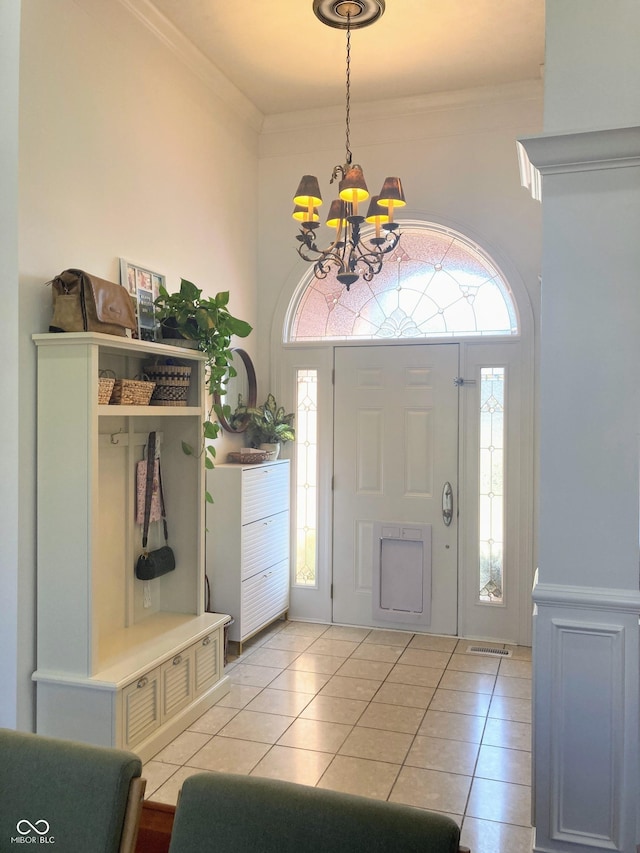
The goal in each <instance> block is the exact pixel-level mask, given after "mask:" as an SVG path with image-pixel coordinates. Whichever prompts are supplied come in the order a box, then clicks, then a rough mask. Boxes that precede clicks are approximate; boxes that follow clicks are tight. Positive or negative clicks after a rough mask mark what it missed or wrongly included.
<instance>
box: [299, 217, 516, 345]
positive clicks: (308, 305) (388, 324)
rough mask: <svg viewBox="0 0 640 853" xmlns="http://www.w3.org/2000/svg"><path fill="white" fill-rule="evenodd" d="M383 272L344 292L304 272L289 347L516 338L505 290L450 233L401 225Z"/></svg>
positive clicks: (483, 259)
mask: <svg viewBox="0 0 640 853" xmlns="http://www.w3.org/2000/svg"><path fill="white" fill-rule="evenodd" d="M401 226H402V239H401V240H400V244H399V245H398V247H397V249H396V250H395V251H394V252H392V253H391V254H389V255H388V256H387V258H386V259H385V261H384V264H383V268H382V271H381V272H380V273H378V275H376V276H374V278H373V281H370V282H367V281H364V280H363V279H362V278H360V279H358V281H357V282H356V283H355V284H354V285H352V287H351V290H350V291H347V290H346V289H345V287H344V286H343V285H341V284H340V282H338V281H337V279H336V278H335V275H334V274H330V275H328V276H327V277H326V278H325V279H316V278H314V277H313V275H312V274H307V275H306V276H305V278H304V279H303V280H302V282H301V283H300V285H299V287H298V291H297V293H296V295H295V297H294V299H293V300H292V303H291V310H290V314H289V317H290V322H289V323H288V329H289V334H288V336H286V340H288V341H318V340H327V339H330V340H344V339H347V338H350V339H352V338H362V339H367V340H370V339H372V338H383V339H384V338H386V339H400V338H442V337H453V336H461V335H517V334H518V317H517V312H516V307H515V301H514V299H513V296H512V294H511V290H510V288H509V285H508V284H507V282H506V281H505V279H504V277H503V276H502V274H501V273H500V272H499V270H498V269H497V267H496V265H495V264H494V263H493V262H492V261H491V259H490V258H489V257H488V256H487V255H486V254H485V253H484V252H483V251H482V249H481V248H480V247H479V246H478V245H476V244H475V243H473V242H472V241H471V240H469V239H468V238H466V237H464V236H463V235H462V234H459V233H457V232H455V231H452V230H451V229H449V228H444V227H440V226H438V225H433V224H429V225H428V226H427V225H424V224H420V223H406V222H405V223H401Z"/></svg>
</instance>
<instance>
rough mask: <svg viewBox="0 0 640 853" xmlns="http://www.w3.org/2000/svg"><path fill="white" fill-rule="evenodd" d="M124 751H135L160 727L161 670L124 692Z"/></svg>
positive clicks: (125, 689) (151, 673) (146, 676)
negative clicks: (135, 748)
mask: <svg viewBox="0 0 640 853" xmlns="http://www.w3.org/2000/svg"><path fill="white" fill-rule="evenodd" d="M122 703H123V708H122V710H123V715H122V716H123V719H124V737H123V741H124V742H123V749H133V748H134V747H135V745H136V744H137V743H140V741H141V740H144V738H145V737H147V736H148V735H150V734H151V732H153V731H154V730H155V729H157V728H158V727H159V726H160V716H161V714H160V670H159V669H154V670H152V671H151V672H149V673H147V674H146V675H143V676H142V678H139V679H138V680H137V681H135V682H134V683H133V684H129V685H128V686H127V687H125V688H124V690H123V691H122Z"/></svg>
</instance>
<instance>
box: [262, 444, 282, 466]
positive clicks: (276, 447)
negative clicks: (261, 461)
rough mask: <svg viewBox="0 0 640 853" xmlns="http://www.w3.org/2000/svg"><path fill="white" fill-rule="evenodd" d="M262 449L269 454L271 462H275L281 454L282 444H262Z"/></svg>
mask: <svg viewBox="0 0 640 853" xmlns="http://www.w3.org/2000/svg"><path fill="white" fill-rule="evenodd" d="M260 450H264V451H265V452H266V453H268V454H269V456H268V457H267V459H268V461H269V462H273V460H274V459H277V458H278V456H279V455H280V444H261V445H260Z"/></svg>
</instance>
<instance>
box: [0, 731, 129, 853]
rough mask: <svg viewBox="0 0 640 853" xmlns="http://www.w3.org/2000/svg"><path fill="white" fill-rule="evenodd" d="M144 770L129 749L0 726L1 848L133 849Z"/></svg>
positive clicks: (85, 852)
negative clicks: (89, 743)
mask: <svg viewBox="0 0 640 853" xmlns="http://www.w3.org/2000/svg"><path fill="white" fill-rule="evenodd" d="M141 772H142V763H141V761H140V759H139V758H138V757H137V756H136V755H134V754H133V753H131V752H124V751H123V750H117V749H107V748H103V747H97V746H89V745H87V744H81V743H75V742H73V741H67V740H59V739H57V738H49V737H43V736H42V735H34V734H26V733H24V732H15V731H11V730H8V729H0V850H13V849H14V848H15V849H16V850H18V849H26V848H25V847H22V846H21V847H18V846H17V845H18V844H22V845H24V844H31V845H32V846H33V845H35V844H37V845H38V849H42V848H41V847H40V845H41V844H43V843H49V844H53V845H55V846H53V847H48V848H47V849H50V850H57V851H60V853H62V851H64V853H131V851H133V850H134V849H135V843H136V835H137V828H138V821H139V818H140V810H141V808H142V799H143V797H144V789H145V781H144V779H142V778H141V775H140V774H141ZM12 839H17V840H15V841H13V840H12Z"/></svg>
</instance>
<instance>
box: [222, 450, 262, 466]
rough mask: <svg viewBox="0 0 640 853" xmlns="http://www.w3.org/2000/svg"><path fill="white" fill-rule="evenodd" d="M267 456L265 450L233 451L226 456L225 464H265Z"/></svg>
mask: <svg viewBox="0 0 640 853" xmlns="http://www.w3.org/2000/svg"><path fill="white" fill-rule="evenodd" d="M268 456H269V453H268V451H266V450H253V449H252V448H251V447H245V448H244V449H243V450H234V451H232V452H231V453H228V454H227V462H236V463H241V464H243V465H255V464H257V463H258V462H266V460H267V458H268Z"/></svg>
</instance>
